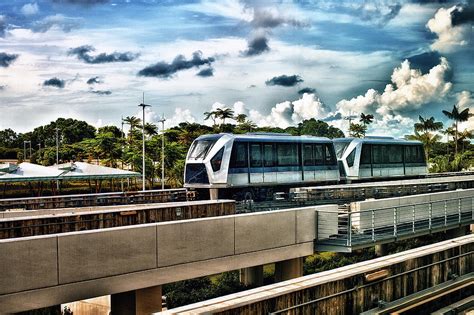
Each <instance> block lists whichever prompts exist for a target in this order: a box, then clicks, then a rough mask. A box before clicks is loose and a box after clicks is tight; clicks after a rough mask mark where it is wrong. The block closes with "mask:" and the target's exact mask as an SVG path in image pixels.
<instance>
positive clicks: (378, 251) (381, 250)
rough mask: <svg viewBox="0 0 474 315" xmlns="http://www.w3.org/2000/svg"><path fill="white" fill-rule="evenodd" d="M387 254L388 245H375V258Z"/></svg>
mask: <svg viewBox="0 0 474 315" xmlns="http://www.w3.org/2000/svg"><path fill="white" fill-rule="evenodd" d="M387 254H388V244H379V245H375V256H377V257H383V256H385V255H387Z"/></svg>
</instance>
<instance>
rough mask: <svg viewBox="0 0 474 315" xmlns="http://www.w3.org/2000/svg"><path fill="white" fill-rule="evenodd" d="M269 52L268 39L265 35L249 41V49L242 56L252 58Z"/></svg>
mask: <svg viewBox="0 0 474 315" xmlns="http://www.w3.org/2000/svg"><path fill="white" fill-rule="evenodd" d="M269 50H270V47H269V46H268V38H267V37H266V35H265V34H260V35H257V36H255V37H253V38H252V39H251V40H249V42H248V49H247V50H245V51H243V52H242V53H241V54H242V56H244V57H251V56H257V55H260V54H262V53H264V52H266V51H269Z"/></svg>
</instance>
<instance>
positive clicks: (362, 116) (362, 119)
mask: <svg viewBox="0 0 474 315" xmlns="http://www.w3.org/2000/svg"><path fill="white" fill-rule="evenodd" d="M359 121H360V122H361V123H363V124H364V126H367V125H370V124H371V123H372V122H373V121H374V115H372V114H367V115H366V114H364V113H361V114H360V119H359Z"/></svg>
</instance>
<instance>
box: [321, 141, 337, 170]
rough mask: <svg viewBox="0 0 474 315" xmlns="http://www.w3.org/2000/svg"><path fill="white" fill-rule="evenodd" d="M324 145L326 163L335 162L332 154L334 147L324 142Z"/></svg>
mask: <svg viewBox="0 0 474 315" xmlns="http://www.w3.org/2000/svg"><path fill="white" fill-rule="evenodd" d="M324 147H325V160H326V165H333V164H336V157H335V154H334V149H333V147H332V145H330V144H328V143H326V144H325V145H324Z"/></svg>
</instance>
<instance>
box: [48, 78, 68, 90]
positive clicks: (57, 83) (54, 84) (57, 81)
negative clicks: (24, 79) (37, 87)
mask: <svg viewBox="0 0 474 315" xmlns="http://www.w3.org/2000/svg"><path fill="white" fill-rule="evenodd" d="M65 85H66V81H64V80H61V79H58V78H56V77H54V78H51V79H49V80H46V81H44V82H43V86H52V87H57V88H59V89H62V88H64V86H65Z"/></svg>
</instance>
